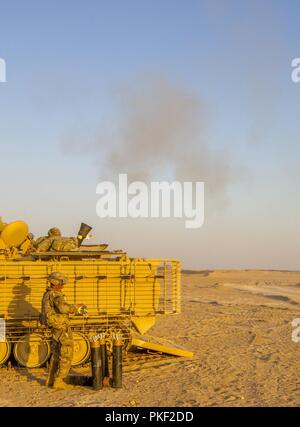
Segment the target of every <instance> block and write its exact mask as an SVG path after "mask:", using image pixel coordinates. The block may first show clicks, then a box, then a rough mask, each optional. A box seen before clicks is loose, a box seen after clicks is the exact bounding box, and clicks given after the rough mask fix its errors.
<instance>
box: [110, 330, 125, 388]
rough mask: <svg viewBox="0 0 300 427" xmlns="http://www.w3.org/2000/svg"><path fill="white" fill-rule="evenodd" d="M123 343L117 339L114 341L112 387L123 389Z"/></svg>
mask: <svg viewBox="0 0 300 427" xmlns="http://www.w3.org/2000/svg"><path fill="white" fill-rule="evenodd" d="M122 359H123V342H122V341H121V340H120V339H119V338H117V339H115V340H114V341H113V363H112V386H113V387H114V388H121V387H122V367H123V366H122V365H123V360H122Z"/></svg>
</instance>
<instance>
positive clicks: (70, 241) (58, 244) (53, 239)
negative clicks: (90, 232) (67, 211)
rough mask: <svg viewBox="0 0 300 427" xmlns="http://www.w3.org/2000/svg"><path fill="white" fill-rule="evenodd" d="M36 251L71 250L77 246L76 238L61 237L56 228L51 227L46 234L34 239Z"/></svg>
mask: <svg viewBox="0 0 300 427" xmlns="http://www.w3.org/2000/svg"><path fill="white" fill-rule="evenodd" d="M36 246H37V252H47V251H71V250H73V249H77V248H78V240H77V239H76V238H74V237H62V235H61V232H60V230H59V229H58V228H55V227H54V228H51V229H50V230H49V231H48V236H45V237H40V238H39V239H38V240H37V241H36Z"/></svg>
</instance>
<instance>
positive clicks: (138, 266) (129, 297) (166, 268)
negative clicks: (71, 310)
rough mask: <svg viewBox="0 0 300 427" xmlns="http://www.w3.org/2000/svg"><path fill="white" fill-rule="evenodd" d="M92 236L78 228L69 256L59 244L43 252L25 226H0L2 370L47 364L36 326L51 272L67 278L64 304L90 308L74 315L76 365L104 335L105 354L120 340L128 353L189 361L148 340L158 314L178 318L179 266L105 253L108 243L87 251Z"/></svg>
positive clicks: (44, 331)
mask: <svg viewBox="0 0 300 427" xmlns="http://www.w3.org/2000/svg"><path fill="white" fill-rule="evenodd" d="M90 230H91V227H89V226H87V225H86V224H82V225H81V227H80V231H79V233H78V235H77V237H76V238H75V239H76V241H77V244H76V247H73V248H72V249H71V250H61V249H60V248H64V247H65V248H68V245H66V246H64V243H63V245H60V246H59V245H56V249H47V250H43V251H40V250H39V248H38V247H37V246H36V245H35V243H34V240H33V236H32V235H31V234H30V233H29V229H28V226H27V224H26V223H25V222H23V221H15V222H12V223H10V224H5V223H3V222H0V365H3V364H5V363H6V362H7V361H8V360H9V358H10V360H11V359H12V358H13V359H14V361H15V362H17V364H18V365H21V366H24V367H28V368H33V367H40V366H42V365H44V364H45V363H46V362H47V360H48V359H49V356H50V331H49V329H48V328H47V327H46V326H44V325H43V324H42V323H41V322H40V312H41V300H42V296H43V293H44V291H45V289H46V286H47V283H48V277H49V274H50V273H51V272H53V271H60V272H62V273H64V274H66V275H67V276H68V278H69V283H68V285H67V286H65V288H64V294H65V295H66V298H67V301H68V302H69V303H71V304H80V303H84V304H86V305H87V307H88V312H87V314H85V315H84V316H76V315H74V316H71V327H72V330H73V334H74V342H75V349H74V350H75V351H74V358H73V366H79V365H82V364H84V363H86V362H87V361H88V359H89V356H90V338H91V336H95V335H97V334H105V339H106V342H107V346H108V349H110V348H111V345H112V340H113V337H114V336H115V335H116V334H118V335H119V336H120V335H121V336H122V340H123V342H124V347H125V350H126V351H129V350H131V349H134V348H145V349H148V350H152V351H158V352H162V353H169V354H173V355H178V356H190V355H191V353H190V352H187V351H185V350H184V349H182V348H180V347H179V346H176V345H170V344H169V343H168V342H166V341H164V340H162V339H154V340H153V339H150V338H149V337H147V336H146V335H145V333H146V332H147V331H148V330H149V329H150V328H151V327H152V326H153V325H154V324H155V321H156V319H157V316H165V315H170V314H178V313H180V263H179V261H177V260H171V259H144V258H130V257H129V256H128V255H127V253H125V252H123V251H119V250H117V251H110V250H108V249H107V246H108V245H107V244H99V245H84V244H83V240H84V239H85V238H86V237H87V235H88V233H89V231H90ZM62 239H63V238H62ZM69 240H70V239H69ZM73 243H74V238H73ZM102 336H103V335H102Z"/></svg>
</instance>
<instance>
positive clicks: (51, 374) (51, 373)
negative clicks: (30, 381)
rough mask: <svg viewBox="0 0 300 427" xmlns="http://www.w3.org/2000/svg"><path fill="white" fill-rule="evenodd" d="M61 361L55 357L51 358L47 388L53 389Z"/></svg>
mask: <svg viewBox="0 0 300 427" xmlns="http://www.w3.org/2000/svg"><path fill="white" fill-rule="evenodd" d="M58 364H59V359H58V358H57V357H55V356H54V355H52V356H51V360H50V364H49V372H48V377H47V379H46V386H47V387H53V384H54V380H55V374H56V372H57V369H58Z"/></svg>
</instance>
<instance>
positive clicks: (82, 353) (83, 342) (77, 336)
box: [72, 332, 91, 366]
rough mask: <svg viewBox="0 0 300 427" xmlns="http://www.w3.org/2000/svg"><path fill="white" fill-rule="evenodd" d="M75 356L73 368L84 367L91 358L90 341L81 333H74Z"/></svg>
mask: <svg viewBox="0 0 300 427" xmlns="http://www.w3.org/2000/svg"><path fill="white" fill-rule="evenodd" d="M73 340H74V355H73V361H72V366H79V365H83V364H84V363H85V362H87V360H88V358H89V357H90V353H91V349H90V343H89V340H88V339H87V338H86V337H85V336H84V335H83V334H81V333H80V332H73Z"/></svg>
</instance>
